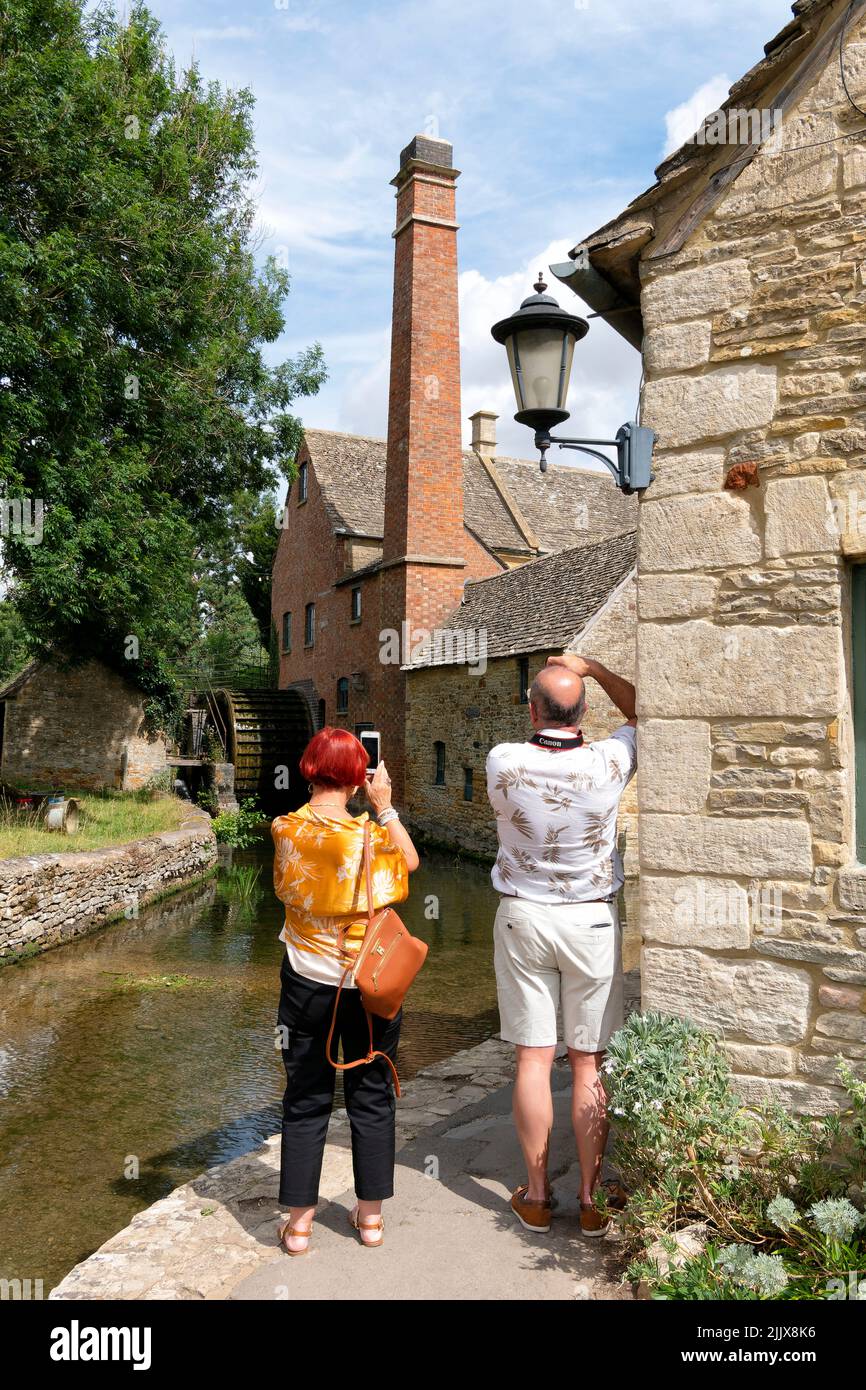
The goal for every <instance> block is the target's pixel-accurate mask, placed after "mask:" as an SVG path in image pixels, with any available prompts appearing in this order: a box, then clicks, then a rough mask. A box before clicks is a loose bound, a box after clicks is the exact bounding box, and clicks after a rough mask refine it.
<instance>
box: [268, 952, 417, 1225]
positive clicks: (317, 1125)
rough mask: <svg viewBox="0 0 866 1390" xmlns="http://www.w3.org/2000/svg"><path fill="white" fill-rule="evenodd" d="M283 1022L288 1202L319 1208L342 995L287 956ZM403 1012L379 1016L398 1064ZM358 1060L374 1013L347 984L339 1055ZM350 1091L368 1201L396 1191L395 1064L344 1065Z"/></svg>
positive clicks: (381, 1033) (382, 1043) (378, 1031)
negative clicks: (368, 1012) (348, 1068)
mask: <svg viewBox="0 0 866 1390" xmlns="http://www.w3.org/2000/svg"><path fill="white" fill-rule="evenodd" d="M280 981H281V985H282V988H281V991H280V1006H279V1012H278V1015H277V1017H278V1021H279V1024H280V1028H281V1030H282V1032H281V1038H282V1041H283V1044H284V1045H283V1048H282V1053H283V1063H284V1065H285V1068H286V1090H285V1094H284V1095H283V1127H282V1147H281V1154H280V1195H279V1201H280V1205H281V1206H284V1207H312V1206H315V1204H316V1202H317V1201H318V1198H319V1179H320V1177H321V1172H322V1158H323V1156H324V1152H325V1140H326V1138H327V1134H328V1120H329V1119H330V1116H331V1110H332V1108H333V1104H334V1085H335V1082H336V1077H337V1073H336V1071H335V1070H334V1068H333V1067H332V1066H331V1064H330V1062H329V1061H328V1060H327V1057H326V1055H325V1042H326V1040H327V1037H328V1029H329V1028H330V1026H331V1018H332V1016H333V1012H334V1000H335V999H336V997H337V989H336V986H335V985H324V984H320V983H319V982H318V981H316V980H308V979H307V978H306V976H305V975H299V974H298V972H297V971H296V970H293V969H292V967H291V965H290V964H289V959H288V956H287V955H286V954H285V952H284V954H283V964H282V967H281V970H280ZM401 1017H402V1010H401V1012H400V1013H399V1014H398V1015H397V1017H396V1018H394V1019H384V1018H375V1017H374V1018H373V1046H374V1048H378V1049H379V1051H381V1052H385V1053H387V1055H388V1056H389V1057H390V1058H391V1060H392V1061H394V1062H396V1058H397V1044H398V1042H399V1039H400V1022H401ZM340 1046H342V1053H343V1056H342V1060H343V1061H344V1062H353V1061H355V1060H356V1059H357V1058H359V1057H366V1055H367V1049H368V1046H369V1031H368V1027H367V1015H366V1014H365V1012H364V1009H363V1006H362V1004H361V998H360V995H359V993H358V991H357V990H356V989H344V990H343V992H342V994H341V996H340V1003H339V1006H338V1010H337V1026H336V1028H335V1030H334V1038H333V1043H332V1051H331V1055H332V1056H333V1057H334V1058H336V1059H338V1060H339V1052H338V1048H339V1047H340ZM342 1076H343V1090H344V1093H345V1097H346V1110H347V1112H348V1116H349V1124H350V1127H351V1132H352V1166H353V1170H354V1174H355V1194H356V1196H357V1197H359V1198H360V1199H361V1201H365V1202H376V1201H380V1200H384V1199H385V1198H386V1197H392V1196H393V1195H394V1149H395V1141H394V1116H395V1111H396V1100H395V1097H394V1087H393V1082H392V1079H391V1069H390V1067H389V1066H388V1064H387V1062H385V1061H384V1060H383V1059H382V1058H381V1057H377V1058H376V1059H375V1061H373V1062H370V1063H368V1065H367V1066H363V1067H353V1068H352V1070H351V1071H344V1072H343V1073H342Z"/></svg>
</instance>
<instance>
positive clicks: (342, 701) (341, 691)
mask: <svg viewBox="0 0 866 1390" xmlns="http://www.w3.org/2000/svg"><path fill="white" fill-rule="evenodd" d="M348 708H349V677H348V676H341V677H340V679H339V680H338V681H337V713H338V714H345V713H346V711H347V709H348Z"/></svg>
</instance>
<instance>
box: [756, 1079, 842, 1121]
mask: <svg viewBox="0 0 866 1390" xmlns="http://www.w3.org/2000/svg"><path fill="white" fill-rule="evenodd" d="M732 1080H733V1086H734V1090H735V1091H736V1092H737V1094H738V1095H739V1096H740V1097H741V1098H742V1099H743V1101H745V1103H746V1105H751V1106H755V1107H761V1108H765V1107H767V1106H770V1105H781V1106H783V1107H784V1109H785V1110H791V1111H793V1112H794V1114H797V1115H832V1114H833V1112H834V1111H836V1110H839V1109H840V1108H841V1107H842V1106H843V1105H844V1104H845V1100H846V1096H845V1092H844V1091H843V1090H842V1087H841V1086H816V1085H815V1084H814V1082H812V1081H789V1080H787V1079H775V1078H771V1077H764V1076H742V1075H740V1074H738V1073H735V1074H734V1076H733V1078H732Z"/></svg>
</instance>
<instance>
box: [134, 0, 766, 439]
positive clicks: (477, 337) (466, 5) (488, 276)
mask: <svg viewBox="0 0 866 1390" xmlns="http://www.w3.org/2000/svg"><path fill="white" fill-rule="evenodd" d="M150 8H151V9H152V10H153V12H154V13H155V14H156V15H157V16H158V17H159V19H160V20H161V22H162V24H163V27H164V29H165V31H166V34H167V38H168V43H169V47H170V48H171V49H172V50H173V52H174V54H175V56H176V58H177V59H178V62H179V63H183V62H184V61H186V60H187V59H188V58H190V57H191V56H192V55H193V54H194V55H195V57H196V58H197V60H198V61H199V63H200V65H201V68H202V71H203V73H204V74H205V76H207V77H212V78H215V79H217V80H219V81H220V82H222V83H224V84H226V85H229V86H232V87H239V86H248V87H250V88H251V89H252V90H253V92H254V93H255V96H256V100H257V107H256V139H257V145H258V150H259V156H260V166H261V167H260V177H259V180H258V186H257V188H256V195H257V199H258V202H259V206H260V233H261V238H262V240H261V250H262V254H266V253H267V252H273V253H276V254H278V255H279V256H280V257H281V258H282V259H284V260H285V261H287V263H288V266H289V270H290V272H291V274H292V293H291V295H290V297H289V299H288V301H287V305H286V313H287V326H286V333H285V336H284V338H283V339H282V340H281V341H280V343H279V344H277V345H276V348H275V353H274V355H275V356H279V357H282V356H285V355H286V354H289V353H294V352H296V351H297V350H298V349H300V348H301V347H303V346H304V345H305V344H307V343H310V342H312V341H313V340H315V339H318V340H319V341H320V342H321V343H322V344H323V347H324V349H325V355H326V358H327V362H328V367H329V371H330V380H329V382H328V385H327V386H326V387H325V388H324V390H323V391H322V392H321V393H320V395H319V396H318V397H317V398H316V399H315V400H313V401H311V402H308V403H306V404H305V406H304V409H303V416H304V419H305V421H306V422H307V423H308V424H310V425H316V426H320V427H327V428H332V429H342V430H348V431H351V432H357V433H361V434H377V435H381V434H384V432H385V426H386V417H387V378H388V368H387V358H388V338H389V319H390V298H391V275H392V256H393V242H392V240H391V231H392V228H393V225H394V201H393V189H392V188H390V186H389V181H390V179H391V178H392V177H393V175H394V174H395V173H396V170H397V164H398V156H399V151H400V150H401V148H402V147H403V146H404V145H405V144H406V143H407V142H408V141H409V139H410V138H411V136H412V135H413V134H415V133H416V132H418V131H424V130H428V131H429V132H430V133H434V134H435V133H438V134H439V135H440V136H441V137H442V138H443V139H447V140H450V141H451V142H452V143H453V145H454V162H455V164H456V165H457V167H458V168H459V169H461V170H462V171H463V172H462V177H461V179H460V181H459V182H458V185H457V195H458V218H459V221H460V223H461V231H460V233H459V238H460V241H459V255H460V271H461V276H460V296H461V338H462V368H463V414H464V417H466V416H468V415H469V414H470V413H471V412H472V411H474V410H477V409H480V408H485V409H492V410H498V411H499V412H500V422H499V436H500V440H501V441H502V444H503V452H505V451H509V452H514V453H519V454H522V455H524V456H527V455H530V454H531V452H532V450H531V441H530V439H529V437H528V432H527V431H526V430H524V429H522V428H521V427H520V426H518V425H515V424H514V423H513V421H512V420H511V415H512V413H513V409H514V406H513V401H512V399H511V395H510V386H509V384H508V381H507V373H506V368H505V360H504V353H503V351H502V349H501V348H499V347H497V346H496V344H494V343H493V341H492V340H491V339H490V335H489V329H490V325H491V324H492V323H493V322H494V321H495V319H497V318H499V317H502V316H503V315H504V314H506V313H508V312H510V311H511V310H512V309H513V308H515V307H516V305H517V303H519V301H520V299H521V298H522V297H523V296H524V295H525V294H527V293H529V292H530V286H531V281H532V279H533V278H534V272H535V271H536V270H537V269H538V268H539V267H540V266H544V267H546V266H547V265H548V264H549V262H550V261H551V260H562V259H565V253H566V252H567V251H568V250H569V249H570V248H571V247H572V246H574V245H575V243H576V242H578V241H579V240H580V239H581V237H582V236H584V235H585V234H587V233H588V232H590V231H593V230H594V229H595V228H596V227H598V226H599V225H601V224H602V223H603V222H605V221H606V220H608V219H609V218H610V217H612V216H614V215H615V214H616V213H618V212H619V211H620V210H621V209H622V208H623V207H624V206H625V204H626V203H627V202H628V201H629V199H630V198H632V197H633V196H634V195H635V194H636V193H638V192H639V191H640V190H641V189H643V188H645V187H646V186H647V185H648V184H649V183H650V182H651V180H652V174H653V169H654V167H655V165H656V164H657V163H658V162H659V159H660V158H661V157H662V155H663V154H664V153H665V150H666V148H667V147H669V146H670V145H671V142H673V143H674V144H678V143H679V140H680V139H682V138H685V137H686V135H687V134H688V132H689V131H692V130H694V128H695V126H696V124H697V123H698V122H699V120H700V118H701V116H703V115H704V114H705V113H706V112H707V111H709V110H712V109H714V108H715V107H716V106H717V105H718V103H719V101H720V100H721V99H722V98H723V96H724V94H725V92H726V90H727V86H728V85H729V82H731V81H733V80H735V79H736V78H737V77H738V76H739V75H740V74H741V73H743V72H744V71H745V70H746V69H747V68H749V67H751V66H752V64H753V63H755V62H756V61H757V60H758V59H759V58H760V57H761V55H762V51H763V45H764V43H765V42H766V41H767V40H768V39H769V38H770V37H771V36H772V35H773V34H774V33H776V31H777V30H778V29H780V28H781V27H782V26H783V25H784V24H785V23H786V22H787V21H788V19H789V18H790V8H789V3H788V0H703V3H699V2H698V0H662V3H660V4H650V3H647V0H617V2H616V3H614V0H533V3H532V4H527V3H526V2H525V0H235V3H233V4H230V3H225V0H209V2H208V3H205V0H150ZM676 135H679V139H675V136H676ZM553 284H554V286H556V284H557V282H555V281H554V282H553ZM556 292H557V294H558V296H559V298H560V302H563V303H565V302H570V304H571V306H572V307H574V308H576V309H578V311H579V308H580V305H579V301H577V300H576V299H574V297H573V296H572V295H571V293H570V291H568V290H566V289H565V287H564V286H559V287H558V288H557V291H556ZM637 364H638V358H637V354H636V353H635V352H634V350H633V349H631V348H629V347H628V346H627V345H625V344H624V343H623V342H622V341H621V340H620V339H619V338H618V337H617V335H616V334H615V333H613V332H612V330H610V329H609V328H607V327H606V325H603V324H601V323H600V322H599V321H597V320H596V321H594V322H593V324H592V327H591V329H590V335H589V337H588V338H587V339H586V340H585V341H584V343H583V344H582V345H581V346H580V347H579V348H578V351H577V353H576V354H575V365H574V372H573V377H572V391H571V395H570V399H569V404H570V408H571V411H572V421H571V422H570V424H571V425H573V426H575V428H577V427H578V426H579V428H580V432H582V433H585V434H587V435H599V434H601V433H605V434H607V432H608V431H611V433H612V432H614V431H615V430H616V428H617V426H618V425H619V424H621V423H622V421H623V420H625V419H627V418H632V417H633V414H634V408H635V399H636V392H637V382H638V372H637ZM562 457H563V461H564V456H562ZM571 457H572V458H575V457H576V456H574V455H572V456H571Z"/></svg>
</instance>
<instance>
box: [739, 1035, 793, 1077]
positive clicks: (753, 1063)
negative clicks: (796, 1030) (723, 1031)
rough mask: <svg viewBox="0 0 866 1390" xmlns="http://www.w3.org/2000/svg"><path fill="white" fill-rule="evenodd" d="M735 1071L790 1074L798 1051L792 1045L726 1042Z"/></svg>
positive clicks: (757, 1073) (779, 1074)
mask: <svg viewBox="0 0 866 1390" xmlns="http://www.w3.org/2000/svg"><path fill="white" fill-rule="evenodd" d="M725 1052H726V1053H727V1054H728V1057H729V1059H730V1063H731V1066H732V1067H733V1069H734V1071H739V1072H753V1073H755V1074H756V1075H758V1076H790V1075H791V1073H792V1072H793V1070H794V1058H795V1056H796V1053H795V1052H793V1051H792V1049H791V1048H790V1047H761V1046H760V1045H759V1044H758V1045H749V1044H748V1043H732V1042H726V1043H725Z"/></svg>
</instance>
